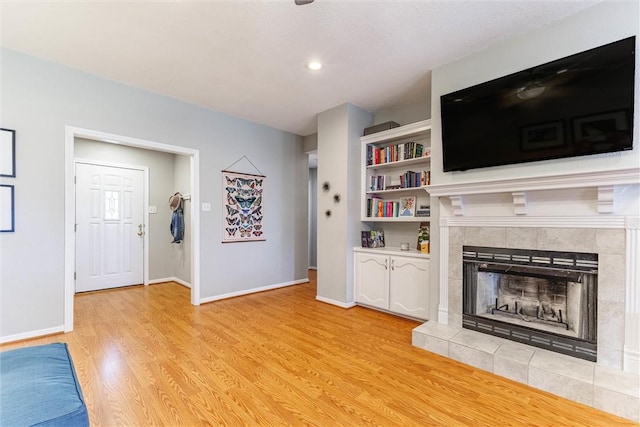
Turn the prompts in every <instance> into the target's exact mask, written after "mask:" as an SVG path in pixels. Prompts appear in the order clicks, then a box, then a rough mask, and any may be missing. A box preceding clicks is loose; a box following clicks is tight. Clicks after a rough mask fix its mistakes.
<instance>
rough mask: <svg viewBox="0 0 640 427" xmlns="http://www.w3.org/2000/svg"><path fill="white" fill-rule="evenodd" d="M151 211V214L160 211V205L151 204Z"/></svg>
mask: <svg viewBox="0 0 640 427" xmlns="http://www.w3.org/2000/svg"><path fill="white" fill-rule="evenodd" d="M149 213H150V214H154V213H158V207H157V206H149Z"/></svg>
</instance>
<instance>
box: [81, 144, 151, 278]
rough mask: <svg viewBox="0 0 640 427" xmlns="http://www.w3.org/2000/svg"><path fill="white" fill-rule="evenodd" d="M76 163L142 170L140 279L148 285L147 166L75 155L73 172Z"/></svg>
mask: <svg viewBox="0 0 640 427" xmlns="http://www.w3.org/2000/svg"><path fill="white" fill-rule="evenodd" d="M78 163H82V164H88V165H97V166H106V167H110V168H120V169H132V170H139V171H142V173H143V174H144V178H143V184H142V187H143V188H142V193H143V194H142V203H143V209H142V221H143V224H144V235H143V238H142V244H143V251H142V281H143V283H144V285H145V286H146V285H148V284H149V233H147V230H148V227H149V167H148V166H139V165H131V164H127V163H116V162H105V161H102V160H93V159H82V158H79V157H75V158H74V163H73V167H74V174H75V166H76V164H78ZM74 192H75V187H74ZM74 216H75V215H74ZM74 256H75V255H74ZM74 265H75V263H74ZM74 286H75V285H74Z"/></svg>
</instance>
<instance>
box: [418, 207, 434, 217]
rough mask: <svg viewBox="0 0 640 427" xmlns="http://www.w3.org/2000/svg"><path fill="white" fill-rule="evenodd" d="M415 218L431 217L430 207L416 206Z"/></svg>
mask: <svg viewBox="0 0 640 427" xmlns="http://www.w3.org/2000/svg"><path fill="white" fill-rule="evenodd" d="M416 216H431V206H429V205H418V206H417V207H416Z"/></svg>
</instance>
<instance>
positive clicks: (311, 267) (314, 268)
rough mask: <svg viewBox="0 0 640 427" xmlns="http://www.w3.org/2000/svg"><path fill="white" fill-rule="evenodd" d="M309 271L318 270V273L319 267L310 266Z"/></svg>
mask: <svg viewBox="0 0 640 427" xmlns="http://www.w3.org/2000/svg"><path fill="white" fill-rule="evenodd" d="M309 270H316V271H318V267H316V266H315V265H310V266H309Z"/></svg>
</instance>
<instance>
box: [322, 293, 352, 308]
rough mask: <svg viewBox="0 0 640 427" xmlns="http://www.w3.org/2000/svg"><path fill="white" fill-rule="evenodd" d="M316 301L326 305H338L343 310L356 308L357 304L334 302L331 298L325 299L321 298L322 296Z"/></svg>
mask: <svg viewBox="0 0 640 427" xmlns="http://www.w3.org/2000/svg"><path fill="white" fill-rule="evenodd" d="M316 300H317V301H320V302H325V303H327V304H331V305H337V306H338V307H342V308H352V307H355V306H356V303H355V302H342V301H336V300H333V299H331V298H325V297H321V296H316Z"/></svg>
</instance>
